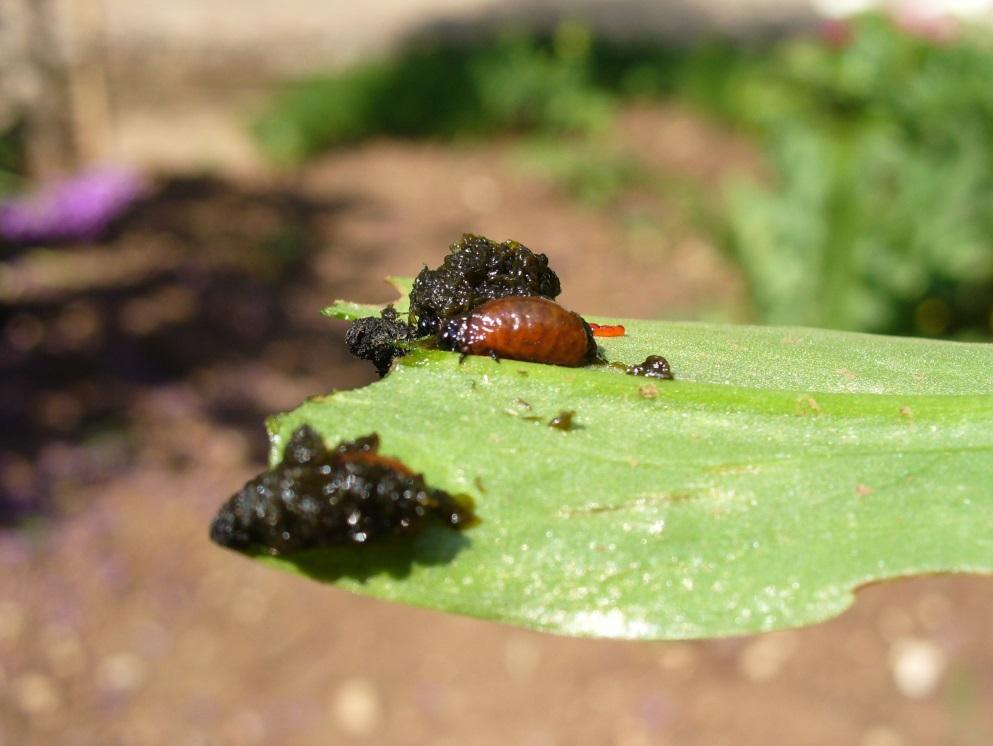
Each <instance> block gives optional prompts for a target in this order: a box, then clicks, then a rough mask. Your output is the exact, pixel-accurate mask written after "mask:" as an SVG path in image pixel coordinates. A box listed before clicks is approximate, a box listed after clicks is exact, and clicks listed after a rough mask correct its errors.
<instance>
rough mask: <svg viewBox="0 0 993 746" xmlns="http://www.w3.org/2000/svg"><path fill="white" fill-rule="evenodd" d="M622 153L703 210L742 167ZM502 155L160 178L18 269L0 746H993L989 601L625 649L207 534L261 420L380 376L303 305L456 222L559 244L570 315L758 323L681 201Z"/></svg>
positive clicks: (647, 115) (429, 256) (632, 130)
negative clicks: (86, 234) (121, 218)
mask: <svg viewBox="0 0 993 746" xmlns="http://www.w3.org/2000/svg"><path fill="white" fill-rule="evenodd" d="M619 133H620V134H619V137H620V138H621V139H623V140H624V141H626V142H629V143H635V144H637V145H638V146H639V149H640V150H641V152H642V153H643V157H644V158H645V159H646V161H647V162H648V163H650V164H651V165H652V167H654V168H658V169H664V170H668V171H669V172H672V173H681V174H683V175H686V176H689V177H692V178H694V179H697V180H698V181H699V183H700V184H701V185H702V186H704V187H705V188H708V189H712V190H713V192H714V193H715V194H716V186H717V185H718V183H719V182H720V180H721V179H722V178H724V177H725V176H726V175H727V173H728V172H729V171H731V170H734V169H738V168H743V169H746V170H755V169H756V168H757V167H758V166H757V164H756V162H755V159H754V156H753V155H752V154H751V153H750V151H749V150H748V149H747V148H746V147H745V146H744V145H742V144H741V143H740V142H739V141H737V140H736V139H735V138H733V137H730V136H729V135H727V134H726V133H722V132H718V131H715V130H713V129H712V128H711V127H709V126H707V125H706V124H704V123H702V122H699V121H697V120H696V119H694V118H693V117H692V116H691V115H689V114H687V113H686V112H682V111H679V110H663V111H649V110H644V111H634V112H630V113H629V114H627V115H626V116H625V118H624V120H623V121H622V122H621V125H620V128H619ZM513 147H514V145H513V144H512V143H498V144H493V145H485V146H464V147H459V148H452V147H442V146H439V145H430V144H428V145H423V144H421V145H413V144H404V143H396V142H380V143H373V144H370V145H367V146H363V147H360V148H356V149H353V150H349V151H347V152H342V153H338V154H334V155H329V156H327V157H325V158H323V159H321V160H319V161H316V162H314V163H312V164H310V165H308V166H307V167H306V168H304V169H302V170H301V171H299V172H295V173H290V174H280V175H276V174H269V175H261V176H259V177H258V178H256V179H254V180H247V179H246V180H242V181H239V182H237V183H234V182H229V181H224V180H219V179H214V178H208V177H196V176H183V177H171V178H166V177H163V178H162V180H161V183H160V185H159V188H158V191H157V193H156V194H155V196H154V197H153V198H151V199H150V200H149V201H148V202H147V203H146V204H145V205H143V206H142V207H141V208H140V209H138V210H137V211H136V213H135V214H134V215H132V216H131V217H130V218H129V219H128V220H127V221H125V223H124V224H123V225H122V226H120V227H119V229H118V230H117V232H116V234H115V236H114V237H113V238H112V239H111V240H110V241H109V242H107V243H106V244H104V245H89V246H77V247H62V248H56V249H51V250H30V251H21V252H19V253H13V254H8V255H7V256H6V257H5V259H4V260H3V263H0V372H2V377H0V519H2V520H3V522H4V524H5V525H6V528H3V529H0V562H2V566H3V567H4V569H5V573H4V579H3V581H2V585H0V588H2V592H0V746H34V745H36V744H37V745H39V746H41V745H44V746H49V745H56V744H57V745H59V746H62V745H66V746H157V745H158V744H163V745H165V744H168V745H169V746H252V745H254V744H301V745H303V746H309V745H311V744H313V745H317V744H322V745H323V744H353V743H354V744H369V743H375V744H452V745H455V744H483V745H488V744H494V745H497V744H500V745H501V746H502V745H503V744H525V745H527V746H553V745H558V744H562V745H564V744H618V745H623V746H639V745H641V744H708V745H710V744H735V745H736V746H749V745H751V744H755V745H758V744H767V743H777V742H778V743H803V744H824V745H825V746H826V745H828V744H830V745H832V746H834V745H836V744H859V745H860V746H909V745H911V744H956V745H961V746H981V745H983V744H989V743H993V645H991V644H990V641H989V629H990V624H991V622H993V585H991V583H990V581H989V580H988V579H981V578H965V577H947V578H926V579H915V580H908V581H902V582H897V583H892V584H887V585H883V586H875V587H871V588H868V589H866V590H864V591H863V592H862V593H860V595H859V598H858V603H857V604H856V605H855V607H854V608H853V609H852V610H850V611H849V612H848V613H846V614H845V615H843V616H842V617H840V618H838V619H836V620H833V621H830V622H828V623H825V624H822V625H819V626H816V627H813V628H809V629H805V630H800V631H789V632H780V633H774V634H767V635H761V636H755V637H744V638H737V639H728V640H717V641H707V642H691V643H624V642H605V641H590V640H580V639H567V638H559V637H554V636H549V635H542V634H537V633H531V632H525V631H522V630H518V629H512V628H508V627H503V626H500V625H496V624H491V623H486V622H480V621H476V620H471V619H464V618H460V617H455V616H448V615H443V614H439V613H434V612H429V611H424V610H418V609H411V608H406V607H401V606H394V605H389V604H385V603H381V602H377V601H373V600H368V599H363V598H360V597H355V596H351V595H348V594H346V593H343V592H340V591H337V590H334V589H331V588H327V587H323V586H320V585H318V584H315V583H312V582H309V581H307V580H304V579H302V578H298V577H292V576H289V575H285V574H281V573H279V572H277V571H275V570H272V569H269V568H265V567H261V566H258V565H257V564H255V563H252V562H250V561H248V560H246V559H244V558H243V557H241V556H238V555H236V554H234V553H230V552H226V551H223V550H221V549H219V548H217V547H215V546H213V545H211V544H210V543H209V542H208V540H207V526H208V522H209V520H210V518H211V517H212V515H213V513H214V512H215V511H216V509H217V507H218V506H219V504H220V503H221V502H222V501H223V500H224V499H225V498H226V496H227V495H229V494H230V493H231V492H233V491H234V490H235V489H237V488H238V487H240V486H241V485H242V484H243V483H244V481H245V480H247V479H248V478H249V477H251V476H253V475H254V474H255V473H256V472H257V471H258V470H259V469H261V468H262V461H263V458H264V455H265V450H266V443H265V437H264V430H263V425H262V420H263V418H264V416H265V415H267V414H269V413H271V412H274V411H277V410H281V409H286V408H289V407H292V406H294V405H295V404H297V403H298V402H299V401H301V400H302V399H303V398H305V397H306V396H309V395H312V394H318V393H324V392H327V391H328V390H330V389H334V388H343V387H353V386H358V385H362V384H363V383H366V382H368V381H370V380H372V378H373V373H372V370H371V367H369V366H368V365H367V364H365V363H360V362H358V361H355V360H352V359H350V358H349V357H348V356H347V353H346V352H345V350H344V345H343V334H344V325H343V324H338V323H334V322H330V321H327V320H325V319H322V318H321V317H320V316H319V315H318V310H319V309H320V308H321V307H322V306H323V305H325V304H326V303H327V302H328V301H329V300H331V299H333V298H336V297H342V296H347V297H350V298H354V299H361V300H387V299H388V298H389V290H388V289H387V287H386V286H385V285H383V284H382V283H381V282H380V281H379V280H378V278H380V277H382V276H385V275H388V274H401V275H402V274H412V273H414V272H416V271H417V270H419V269H420V267H421V266H422V264H423V263H425V262H428V263H436V262H437V261H438V259H439V258H440V257H441V256H442V254H443V252H444V251H445V247H446V246H447V245H448V244H449V243H450V242H451V241H453V240H454V239H455V238H457V237H458V235H459V234H460V233H462V232H463V231H475V232H481V233H484V234H486V235H490V236H492V237H494V238H498V239H502V238H510V237H512V238H516V239H518V240H521V241H523V242H524V243H526V244H528V245H529V246H531V247H533V248H536V249H540V250H542V251H545V252H546V253H548V254H549V256H550V257H551V261H552V264H553V266H554V267H555V269H556V270H557V271H558V272H559V274H560V276H561V278H562V285H563V287H564V288H565V291H564V293H563V296H562V300H563V302H564V303H565V304H566V305H567V306H570V307H575V308H578V309H580V310H583V311H587V312H598V313H605V314H606V313H609V314H611V315H619V316H642V317H654V316H660V317H674V318H675V317H682V318H686V317H694V316H700V315H712V314H714V313H721V314H723V315H724V316H730V317H732V318H742V317H743V316H745V315H746V314H747V311H746V310H744V304H743V291H742V288H741V284H740V281H739V279H738V278H737V276H736V275H735V273H734V271H733V268H732V267H731V266H730V265H729V264H728V263H727V262H726V261H725V260H724V259H723V258H722V257H721V255H720V254H719V252H718V251H717V250H716V249H715V248H714V247H713V246H711V245H710V244H709V243H708V242H707V240H706V239H705V238H704V237H703V236H702V234H701V233H700V232H699V231H698V230H697V229H696V228H694V226H693V223H692V221H690V220H688V219H686V217H685V215H683V214H682V213H681V211H680V209H679V207H678V206H676V205H667V204H666V203H665V202H663V203H662V204H661V205H658V204H656V203H651V205H649V206H646V202H645V201H644V200H643V199H641V198H639V196H638V195H629V196H628V197H625V198H624V199H622V200H621V201H620V202H619V203H618V204H615V205H613V206H611V208H610V209H606V210H603V209H601V210H595V209H591V208H582V207H577V206H576V205H575V204H574V203H573V202H572V201H570V200H569V199H568V198H567V197H565V196H564V195H563V194H561V193H560V192H559V191H558V190H556V189H555V188H554V187H553V186H552V185H550V184H549V183H548V182H546V181H543V180H542V179H541V178H538V177H537V176H522V174H521V173H520V172H519V171H518V170H516V169H515V168H514V167H513V166H511V165H509V164H510V163H511V162H512V161H513V158H512V151H513ZM715 198H716V197H715ZM646 213H647V214H648V218H650V219H645V215H646ZM632 215H633V216H635V217H637V218H638V219H631V220H626V219H625V216H632Z"/></svg>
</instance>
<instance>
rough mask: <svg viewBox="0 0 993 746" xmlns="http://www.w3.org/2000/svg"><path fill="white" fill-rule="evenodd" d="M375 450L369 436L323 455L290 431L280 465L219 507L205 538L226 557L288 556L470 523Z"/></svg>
mask: <svg viewBox="0 0 993 746" xmlns="http://www.w3.org/2000/svg"><path fill="white" fill-rule="evenodd" d="M378 450H379V437H378V436H377V435H376V434H372V435H368V436H366V437H364V438H358V439H357V440H354V441H345V442H343V443H341V444H340V445H338V446H337V447H336V448H332V449H329V448H328V447H327V446H326V445H325V444H324V442H323V440H321V437H320V436H319V435H318V434H317V433H316V432H314V430H312V429H311V428H310V427H308V426H307V425H304V426H302V427H300V428H298V429H297V430H296V431H295V432H294V433H293V435H292V437H291V438H290V442H289V443H288V444H287V445H286V448H285V450H284V452H283V460H282V461H281V462H280V463H279V464H278V465H277V466H275V467H274V468H272V469H270V470H268V471H265V472H263V473H262V474H260V475H259V476H257V477H256V478H255V479H253V480H251V481H250V482H248V484H246V485H245V486H244V487H243V488H242V489H241V490H239V491H238V492H237V493H235V495H233V496H232V497H231V498H230V499H229V500H228V501H227V502H226V503H225V504H224V505H223V506H222V507H221V509H220V511H219V512H218V514H217V516H216V517H215V518H214V521H213V523H212V524H211V527H210V538H211V539H212V540H213V541H214V542H216V543H218V544H220V545H221V546H225V547H229V548H231V549H239V550H246V551H247V550H260V551H265V552H268V553H269V554H288V553H291V552H297V551H301V550H304V549H314V548H317V547H329V546H336V545H348V544H353V545H362V544H366V543H368V542H373V541H378V540H381V539H385V538H388V537H396V536H407V535H413V534H416V533H418V532H419V531H421V530H422V529H423V528H424V527H425V526H426V525H428V524H430V523H435V524H438V525H445V526H450V527H452V528H464V527H465V526H467V525H469V524H471V523H472V521H473V513H472V507H471V504H470V503H469V500H468V498H466V497H462V496H460V497H459V498H458V499H457V498H455V497H453V496H451V495H449V494H448V493H447V492H445V491H444V490H438V489H433V488H431V487H429V486H428V485H427V484H425V483H424V477H423V476H421V475H420V474H414V473H413V472H412V471H411V470H410V469H408V468H407V467H406V466H405V465H404V464H402V463H401V462H400V461H398V460H396V459H393V458H390V457H388V456H381V455H380V454H379V453H378Z"/></svg>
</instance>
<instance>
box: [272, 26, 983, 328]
mask: <svg viewBox="0 0 993 746" xmlns="http://www.w3.org/2000/svg"><path fill="white" fill-rule="evenodd" d="M918 31H919V30H918ZM990 81H993V47H991V43H990V38H989V35H988V33H982V32H980V31H979V30H976V29H964V30H962V31H961V32H960V33H958V34H956V35H955V36H954V37H952V38H947V37H944V36H939V35H930V36H929V35H928V34H927V33H919V32H915V31H912V30H908V29H904V28H900V27H898V25H897V23H895V22H894V21H893V20H891V19H889V18H884V17H883V16H879V15H865V16H862V17H860V18H857V19H853V20H850V21H847V22H845V23H835V24H833V25H831V26H826V27H825V29H824V32H823V33H822V34H821V35H819V36H818V35H808V36H805V37H800V38H792V39H786V40H780V41H776V42H771V43H767V44H753V45H751V46H747V45H743V44H741V43H737V44H732V43H730V42H725V41H703V42H700V43H697V44H696V45H695V46H692V47H682V48H680V47H675V46H666V45H662V44H659V43H652V44H643V43H639V44H618V43H611V42H608V41H605V40H602V39H598V38H595V37H594V36H593V35H592V34H591V32H590V31H589V30H588V29H587V28H585V27H584V26H582V25H579V24H575V23H565V24H563V25H561V26H560V27H559V28H558V30H557V32H556V33H554V34H553V35H551V36H547V37H540V36H535V35H532V34H528V33H526V32H523V31H516V32H506V33H503V34H501V35H498V36H496V37H494V38H490V39H483V40H477V41H476V42H475V43H473V44H470V45H441V44H434V45H418V46H413V47H411V48H410V49H409V50H408V51H406V52H405V53H404V54H402V55H400V56H397V57H393V58H391V59H387V60H380V61H376V62H368V63H363V64H360V65H357V66H355V67H352V68H350V69H346V70H344V71H341V72H338V73H334V74H330V75H323V76H317V77H310V78H306V79H303V80H299V81H296V82H293V83H291V84H289V85H287V86H286V87H285V88H284V89H283V90H281V91H280V92H279V93H278V94H277V95H276V96H275V97H274V98H273V100H272V102H271V104H270V105H269V107H268V109H267V110H266V111H265V112H264V113H263V115H262V116H261V117H260V118H259V119H258V121H257V122H256V124H255V133H256V135H257V138H258V141H259V142H260V144H261V145H262V147H263V148H264V149H265V151H266V152H267V153H269V154H270V155H271V156H272V157H273V158H275V159H276V160H277V161H279V162H282V163H293V162H298V161H300V160H302V159H305V158H307V157H309V156H312V155H314V154H316V153H318V152H320V151H322V150H325V149H327V148H332V147H336V146H340V145H345V144H348V143H354V142H356V141H360V140H363V139H366V138H371V137H375V136H380V135H392V136H403V137H431V138H444V139H455V140H459V139H464V138H479V137H492V136H496V135H503V134H508V133H527V134H529V135H530V136H531V137H532V139H531V140H530V141H527V142H525V144H524V145H523V146H522V149H521V158H520V161H521V162H522V163H524V164H525V165H529V166H530V167H532V168H539V169H543V170H545V171H546V172H547V173H548V175H549V176H550V177H551V178H552V179H553V180H554V181H556V182H557V183H559V184H560V185H562V186H563V187H564V189H565V190H566V191H567V192H568V193H569V194H571V195H573V196H575V197H577V198H578V199H579V200H581V201H582V202H584V203H586V204H589V205H591V206H593V207H596V206H600V207H603V206H606V205H609V204H611V202H612V201H613V198H614V197H615V196H616V195H617V194H618V193H619V192H622V191H623V190H625V189H628V188H630V187H631V186H633V185H645V184H648V183H651V182H652V180H653V178H654V179H664V178H665V175H664V174H651V173H647V172H646V169H645V168H644V166H642V165H641V164H640V163H639V161H638V154H637V153H630V152H629V153H625V152H621V151H617V150H616V149H613V150H612V149H609V148H608V149H604V148H602V147H600V145H599V144H598V143H599V141H598V140H597V139H596V138H598V137H600V136H601V135H602V133H604V132H605V131H607V130H609V128H610V126H611V122H612V121H613V118H614V114H615V113H616V112H617V111H618V110H619V108H620V107H622V106H624V105H625V104H626V103H628V102H632V101H638V100H645V99H649V100H651V99H664V100H675V101H681V102H687V103H690V104H692V105H694V106H695V107H698V108H700V109H702V110H703V111H705V112H707V113H708V114H710V115H711V116H714V117H717V118H719V119H721V120H723V121H725V122H727V123H730V124H732V125H733V126H735V127H737V128H740V129H741V130H742V131H744V132H747V133H748V134H749V135H750V136H751V137H753V138H754V139H755V140H756V141H757V142H758V143H760V144H761V146H762V148H763V150H764V152H765V154H766V157H767V158H768V160H769V162H770V164H771V166H772V170H773V173H774V175H773V177H772V179H771V180H770V181H769V183H760V182H758V181H756V180H754V179H753V180H750V181H745V180H738V181H736V183H734V184H732V185H730V187H729V188H728V189H727V190H726V194H725V195H723V198H722V199H715V197H714V195H713V194H709V193H708V194H706V196H705V195H704V194H703V193H701V192H700V191H699V190H696V192H695V193H696V197H695V199H697V200H700V201H702V202H701V203H700V204H698V205H697V207H698V209H697V210H696V212H697V214H698V215H700V216H702V223H703V224H704V225H705V227H706V229H707V230H709V231H711V232H712V233H713V234H714V235H715V236H717V237H718V238H719V241H720V243H721V245H722V246H724V247H725V248H726V249H727V251H728V252H729V254H730V256H731V257H733V259H734V260H735V261H736V262H737V263H738V264H739V266H740V268H741V270H742V272H743V274H744V276H745V277H746V280H747V284H748V287H749V290H750V297H751V300H752V304H753V307H754V312H755V315H756V316H757V318H758V319H759V320H761V321H762V322H766V323H776V324H801V325H811V326H825V327H833V328H841V329H854V330H863V331H872V332H881V333H890V334H919V335H927V336H946V337H952V338H988V337H989V336H990V334H991V331H993V315H991V314H993V176H991V174H993V95H991V92H993V88H991V84H990ZM687 191H688V192H689V193H694V190H693V189H692V188H691V187H688V188H687Z"/></svg>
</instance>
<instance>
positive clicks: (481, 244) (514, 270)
mask: <svg viewBox="0 0 993 746" xmlns="http://www.w3.org/2000/svg"><path fill="white" fill-rule="evenodd" d="M450 251H451V253H450V254H449V255H448V256H446V257H445V260H444V261H443V262H442V264H441V266H440V267H438V268H437V269H428V268H427V267H425V268H424V269H422V270H421V272H420V273H419V274H418V275H417V277H416V278H414V287H413V289H412V290H411V292H410V312H411V314H412V315H413V316H415V317H416V318H417V333H418V335H419V336H424V335H427V334H435V333H436V332H437V331H438V327H439V326H440V324H441V322H442V320H444V319H447V318H451V317H452V316H455V315H457V314H460V313H465V312H467V311H471V310H472V309H473V308H475V307H476V306H478V305H480V304H482V303H485V302H486V301H488V300H492V299H494V298H506V297H507V296H511V295H539V296H543V297H545V298H549V299H554V298H555V297H556V296H558V294H559V293H560V292H562V287H561V285H560V283H559V278H558V275H556V274H555V272H554V271H552V269H551V268H550V267H549V266H548V257H547V256H545V255H544V254H535V253H534V252H533V251H531V249H529V248H528V247H527V246H525V245H523V244H521V243H518V242H517V241H504V242H503V243H497V242H496V241H491V240H490V239H488V238H485V237H483V236H476V235H473V234H472V233H466V234H465V235H463V236H462V238H461V239H460V240H459V241H456V242H455V243H454V244H452V246H451V249H450Z"/></svg>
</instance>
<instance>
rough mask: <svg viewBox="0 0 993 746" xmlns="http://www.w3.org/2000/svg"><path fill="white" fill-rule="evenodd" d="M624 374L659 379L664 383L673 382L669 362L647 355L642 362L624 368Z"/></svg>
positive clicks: (659, 357) (662, 358)
mask: <svg viewBox="0 0 993 746" xmlns="http://www.w3.org/2000/svg"><path fill="white" fill-rule="evenodd" d="M625 372H626V373H627V374H628V375H629V376H645V377H646V378H661V379H663V380H665V381H671V380H673V375H672V368H671V367H669V361H668V360H666V359H665V358H664V357H662V356H661V355H649V356H648V357H646V358H645V360H644V362H641V363H638V364H637V365H628V366H625Z"/></svg>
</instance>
